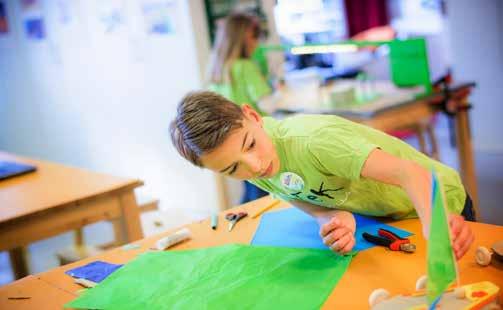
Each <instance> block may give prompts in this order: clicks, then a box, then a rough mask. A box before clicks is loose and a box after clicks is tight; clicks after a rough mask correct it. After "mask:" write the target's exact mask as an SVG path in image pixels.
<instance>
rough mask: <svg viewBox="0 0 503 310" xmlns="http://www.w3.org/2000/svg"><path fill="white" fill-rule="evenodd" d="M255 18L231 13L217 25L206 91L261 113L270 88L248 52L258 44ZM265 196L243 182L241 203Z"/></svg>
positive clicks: (270, 93) (267, 101)
mask: <svg viewBox="0 0 503 310" xmlns="http://www.w3.org/2000/svg"><path fill="white" fill-rule="evenodd" d="M259 37H260V25H259V21H258V18H256V17H255V16H253V15H249V14H245V13H233V14H231V15H229V16H228V17H227V18H226V19H225V20H224V21H223V23H221V24H219V27H218V30H217V35H216V39H215V44H214V46H213V53H212V57H211V61H210V65H209V68H208V82H209V90H212V91H214V92H216V93H218V94H220V95H222V96H224V97H226V98H227V99H229V100H231V101H233V102H235V103H236V104H238V105H244V104H248V105H250V106H251V107H252V108H253V109H254V110H255V111H257V112H258V113H260V114H261V115H262V116H264V115H266V113H265V112H264V111H263V110H262V109H261V106H262V107H263V106H270V104H271V96H270V95H272V89H271V87H270V86H269V84H268V83H267V81H266V78H265V76H264V75H263V74H262V72H261V71H260V69H259V67H258V65H257V64H256V63H255V62H254V61H253V60H252V59H251V55H252V54H253V52H254V51H255V49H256V48H257V46H258V40H259ZM265 195H268V193H267V192H264V191H263V190H261V189H259V188H258V187H256V186H254V185H252V184H251V183H248V182H245V192H244V195H243V197H242V199H241V203H245V202H248V201H251V200H255V199H257V198H260V197H263V196H265Z"/></svg>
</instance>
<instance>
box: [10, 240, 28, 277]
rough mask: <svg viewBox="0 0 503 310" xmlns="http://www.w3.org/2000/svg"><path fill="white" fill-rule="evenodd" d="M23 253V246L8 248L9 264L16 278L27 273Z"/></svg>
mask: <svg viewBox="0 0 503 310" xmlns="http://www.w3.org/2000/svg"><path fill="white" fill-rule="evenodd" d="M25 254H26V249H25V248H24V247H19V248H14V249H11V250H9V257H10V264H11V268H12V271H13V273H14V277H15V278H16V280H17V279H21V278H24V277H26V276H27V275H28V274H29V272H28V265H27V264H26V255H25Z"/></svg>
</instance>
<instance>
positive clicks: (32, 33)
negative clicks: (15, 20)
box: [21, 0, 46, 40]
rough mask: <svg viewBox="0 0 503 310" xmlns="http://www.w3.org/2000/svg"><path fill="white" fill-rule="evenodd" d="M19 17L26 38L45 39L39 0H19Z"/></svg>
mask: <svg viewBox="0 0 503 310" xmlns="http://www.w3.org/2000/svg"><path fill="white" fill-rule="evenodd" d="M21 18H22V21H23V27H24V30H25V34H26V37H27V38H28V39H31V40H43V39H45V37H46V33H45V23H44V15H43V11H42V4H41V1H40V0H21Z"/></svg>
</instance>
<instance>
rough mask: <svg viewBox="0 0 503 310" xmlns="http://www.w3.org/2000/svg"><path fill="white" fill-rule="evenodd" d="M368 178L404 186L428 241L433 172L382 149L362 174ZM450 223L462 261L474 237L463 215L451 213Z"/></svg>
mask: <svg viewBox="0 0 503 310" xmlns="http://www.w3.org/2000/svg"><path fill="white" fill-rule="evenodd" d="M361 176H362V177H364V178H369V179H373V180H376V181H379V182H383V183H387V184H391V185H395V186H400V187H401V188H402V189H403V190H405V192H407V195H408V196H409V198H410V199H411V201H412V203H413V204H414V207H415V209H416V211H417V214H418V215H419V219H420V220H421V223H422V225H423V236H424V237H425V238H428V234H429V231H430V219H431V201H430V199H431V189H432V180H431V173H430V172H429V171H428V170H426V169H425V168H423V167H422V166H420V165H418V164H416V163H415V162H413V161H410V160H404V159H401V158H398V157H396V156H393V155H391V154H388V153H386V152H384V151H382V150H380V149H375V150H373V151H372V152H371V153H370V154H369V156H368V158H367V160H366V162H365V164H364V165H363V169H362V172H361ZM449 217H450V218H449V223H450V226H451V232H452V236H453V248H454V252H455V254H456V257H457V258H458V259H459V258H461V257H462V256H463V255H464V254H465V253H466V251H468V249H469V247H470V244H471V243H472V242H473V234H472V232H471V230H470V227H469V226H468V224H467V223H466V222H465V221H464V219H463V217H462V216H459V215H454V214H451V215H450V216H449Z"/></svg>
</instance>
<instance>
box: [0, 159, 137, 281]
mask: <svg viewBox="0 0 503 310" xmlns="http://www.w3.org/2000/svg"><path fill="white" fill-rule="evenodd" d="M0 160H9V161H16V162H21V163H27V164H31V165H34V166H36V167H37V171H36V172H33V173H29V174H25V175H21V176H17V177H13V178H11V179H7V180H3V181H0V206H1V207H0V251H5V250H8V251H9V255H10V259H11V265H12V267H13V269H14V274H15V277H16V278H21V277H24V276H26V275H27V274H28V268H27V266H26V260H25V258H24V249H23V247H25V246H27V245H29V244H30V243H32V242H35V241H38V240H42V239H45V238H49V237H52V236H55V235H58V234H61V233H64V232H67V231H70V230H74V229H80V228H82V227H84V226H85V225H88V224H91V223H94V222H98V221H104V220H107V221H111V222H112V223H113V225H114V231H115V238H116V241H117V243H118V244H121V243H125V242H131V241H134V240H138V239H141V238H143V232H142V229H141V225H140V217H139V208H138V205H137V203H136V198H135V196H134V191H133V190H134V189H135V188H136V187H138V186H141V185H143V182H142V181H140V180H135V179H126V178H118V177H113V176H109V175H105V174H100V173H94V172H90V171H86V170H82V169H78V168H74V167H68V166H64V165H61V164H56V163H51V162H47V161H41V160H34V159H28V158H24V157H20V156H15V155H11V154H7V153H4V152H0Z"/></svg>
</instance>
